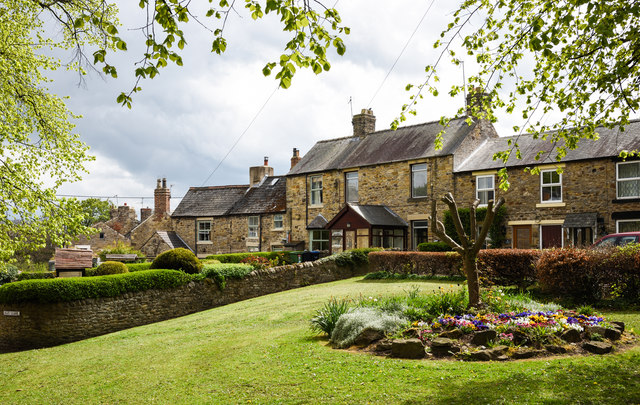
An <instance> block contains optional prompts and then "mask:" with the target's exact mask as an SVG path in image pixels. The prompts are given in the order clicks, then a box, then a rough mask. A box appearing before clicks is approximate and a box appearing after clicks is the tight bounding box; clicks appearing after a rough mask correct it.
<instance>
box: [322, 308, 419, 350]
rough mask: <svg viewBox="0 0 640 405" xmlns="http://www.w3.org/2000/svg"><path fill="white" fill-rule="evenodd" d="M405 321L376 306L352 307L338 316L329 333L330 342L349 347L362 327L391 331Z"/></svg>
mask: <svg viewBox="0 0 640 405" xmlns="http://www.w3.org/2000/svg"><path fill="white" fill-rule="evenodd" d="M406 322H407V320H406V319H404V318H402V317H400V316H398V315H396V314H388V313H386V312H382V311H380V310H378V309H376V308H368V307H362V308H354V309H353V310H351V311H350V312H347V313H345V314H343V315H342V316H340V318H339V319H338V321H337V322H336V325H335V328H334V329H333V333H332V335H331V340H330V341H331V342H332V343H333V344H334V345H335V346H336V347H338V348H345V347H349V346H351V345H352V344H353V342H354V341H355V340H356V338H357V337H358V335H359V334H360V332H362V331H363V330H364V329H367V328H368V329H374V330H379V331H381V332H384V333H393V332H395V331H396V330H397V329H398V328H399V327H400V326H402V325H403V324H405V323H406Z"/></svg>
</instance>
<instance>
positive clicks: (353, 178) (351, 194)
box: [344, 172, 358, 202]
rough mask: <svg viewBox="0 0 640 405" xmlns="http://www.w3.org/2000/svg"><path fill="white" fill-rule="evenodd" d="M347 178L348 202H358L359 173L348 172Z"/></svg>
mask: <svg viewBox="0 0 640 405" xmlns="http://www.w3.org/2000/svg"><path fill="white" fill-rule="evenodd" d="M344 178H345V198H346V202H358V172H348V173H345V175H344Z"/></svg>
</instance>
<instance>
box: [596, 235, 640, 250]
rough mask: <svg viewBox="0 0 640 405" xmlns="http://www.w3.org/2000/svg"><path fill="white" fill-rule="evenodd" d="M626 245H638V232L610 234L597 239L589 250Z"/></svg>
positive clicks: (639, 239)
mask: <svg viewBox="0 0 640 405" xmlns="http://www.w3.org/2000/svg"><path fill="white" fill-rule="evenodd" d="M628 243H640V232H623V233H612V234H611V235H606V236H603V237H602V238H600V239H598V240H597V241H596V242H595V243H594V244H593V245H591V248H592V249H593V248H601V247H609V246H624V245H626V244H628Z"/></svg>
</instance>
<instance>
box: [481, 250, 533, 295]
mask: <svg viewBox="0 0 640 405" xmlns="http://www.w3.org/2000/svg"><path fill="white" fill-rule="evenodd" d="M541 254H542V252H541V251H540V250H536V249H485V250H481V251H480V252H479V253H478V270H479V272H480V277H484V278H486V279H487V280H488V281H490V282H491V283H493V284H498V285H517V286H518V287H520V288H524V287H527V286H529V285H531V284H533V283H535V281H536V262H537V261H538V259H539V258H540V255H541Z"/></svg>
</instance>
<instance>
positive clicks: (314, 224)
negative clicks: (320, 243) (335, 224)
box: [307, 214, 329, 229]
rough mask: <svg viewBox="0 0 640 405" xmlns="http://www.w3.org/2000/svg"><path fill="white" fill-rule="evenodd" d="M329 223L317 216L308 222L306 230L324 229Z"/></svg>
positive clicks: (320, 215) (319, 215)
mask: <svg viewBox="0 0 640 405" xmlns="http://www.w3.org/2000/svg"><path fill="white" fill-rule="evenodd" d="M328 223H329V221H327V219H326V218H325V217H323V216H322V214H318V215H317V216H316V217H315V218H314V219H313V221H311V222H309V225H307V229H324V227H325V226H326V225H327V224H328Z"/></svg>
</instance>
